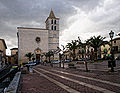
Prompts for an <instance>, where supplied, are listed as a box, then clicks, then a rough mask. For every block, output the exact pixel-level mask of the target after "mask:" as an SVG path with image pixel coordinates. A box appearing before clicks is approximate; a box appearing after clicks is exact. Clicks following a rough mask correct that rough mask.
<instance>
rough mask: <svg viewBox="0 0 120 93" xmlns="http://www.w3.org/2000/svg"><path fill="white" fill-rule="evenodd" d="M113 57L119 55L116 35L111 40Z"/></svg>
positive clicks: (119, 39) (119, 41) (119, 46)
mask: <svg viewBox="0 0 120 93" xmlns="http://www.w3.org/2000/svg"><path fill="white" fill-rule="evenodd" d="M112 45H113V51H114V56H115V58H116V57H118V56H120V37H116V38H114V39H113V41H112Z"/></svg>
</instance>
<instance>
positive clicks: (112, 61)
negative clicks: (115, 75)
mask: <svg viewBox="0 0 120 93" xmlns="http://www.w3.org/2000/svg"><path fill="white" fill-rule="evenodd" d="M109 35H110V38H111V61H110V64H111V72H114V66H113V64H114V54H113V46H112V39H113V36H114V32H113V31H112V30H111V32H110V33H109Z"/></svg>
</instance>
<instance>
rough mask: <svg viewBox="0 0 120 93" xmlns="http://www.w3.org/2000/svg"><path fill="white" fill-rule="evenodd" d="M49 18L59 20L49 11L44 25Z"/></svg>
mask: <svg viewBox="0 0 120 93" xmlns="http://www.w3.org/2000/svg"><path fill="white" fill-rule="evenodd" d="M49 18H50V19H53V18H54V19H57V20H59V18H56V17H55V14H54V12H53V10H51V11H50V14H49V17H48V18H47V19H46V21H45V23H46V22H47V20H48V19H49Z"/></svg>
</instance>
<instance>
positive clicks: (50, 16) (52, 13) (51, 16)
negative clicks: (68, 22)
mask: <svg viewBox="0 0 120 93" xmlns="http://www.w3.org/2000/svg"><path fill="white" fill-rule="evenodd" d="M49 18H56V17H55V15H54V12H53V10H51V12H50V14H49Z"/></svg>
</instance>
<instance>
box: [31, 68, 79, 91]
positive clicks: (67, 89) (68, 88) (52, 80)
mask: <svg viewBox="0 0 120 93" xmlns="http://www.w3.org/2000/svg"><path fill="white" fill-rule="evenodd" d="M33 70H34V71H35V72H36V73H38V74H41V75H42V76H43V77H45V78H46V79H48V80H49V81H51V82H53V83H55V84H56V85H58V86H60V87H61V88H63V89H65V90H66V91H68V92H70V93H80V92H79V91H76V90H74V89H72V88H70V87H68V86H66V85H64V84H62V83H60V82H58V81H56V80H54V79H52V78H50V77H48V76H46V75H45V74H43V73H40V72H39V71H37V70H35V69H33Z"/></svg>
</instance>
